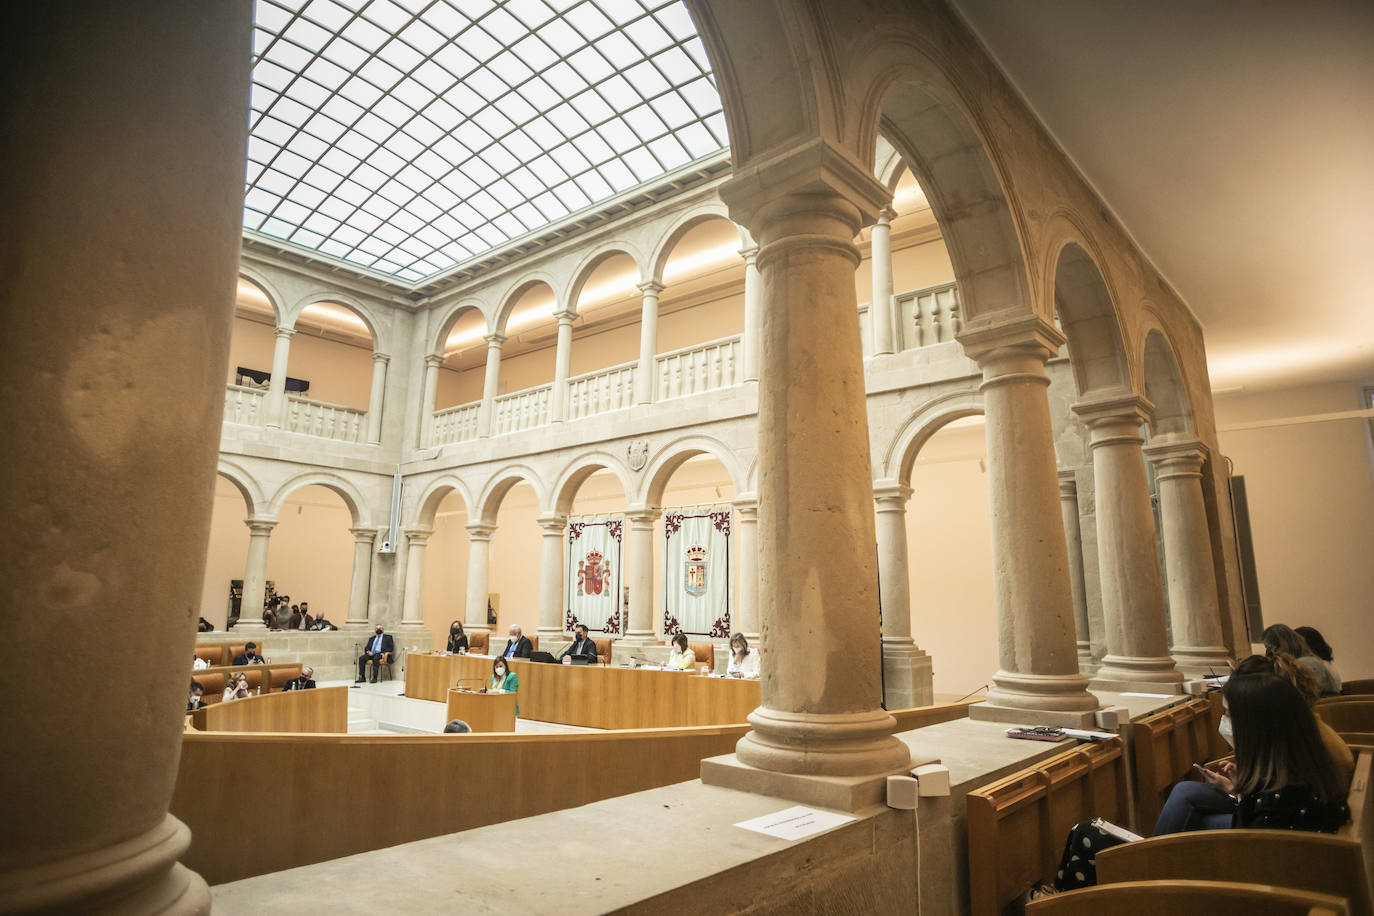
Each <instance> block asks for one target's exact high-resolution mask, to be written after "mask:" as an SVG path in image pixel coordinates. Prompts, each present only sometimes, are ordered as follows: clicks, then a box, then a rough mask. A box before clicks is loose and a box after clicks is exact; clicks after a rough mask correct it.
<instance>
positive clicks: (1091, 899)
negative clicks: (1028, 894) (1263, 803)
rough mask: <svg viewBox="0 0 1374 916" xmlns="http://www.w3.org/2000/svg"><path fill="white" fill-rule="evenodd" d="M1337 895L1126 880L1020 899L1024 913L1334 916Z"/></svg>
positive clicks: (1339, 903) (1339, 909)
mask: <svg viewBox="0 0 1374 916" xmlns="http://www.w3.org/2000/svg"><path fill="white" fill-rule="evenodd" d="M1346 912H1348V911H1347V909H1346V903H1345V901H1344V900H1342V899H1341V898H1340V897H1333V896H1330V895H1329V894H1317V893H1313V892H1312V891H1299V890H1293V889H1292V888H1288V887H1272V886H1269V885H1265V884H1237V883H1235V882H1231V881H1130V882H1127V883H1125V884H1100V885H1098V886H1097V887H1085V888H1083V889H1082V890H1080V891H1070V892H1069V893H1067V894H1056V895H1054V896H1053V897H1046V898H1044V899H1042V900H1034V901H1031V902H1030V903H1028V904H1027V905H1026V916H1101V914H1103V913H1111V914H1112V916H1159V914H1161V913H1167V914H1169V916H1255V914H1257V913H1263V914H1265V916H1339V914H1343V913H1346Z"/></svg>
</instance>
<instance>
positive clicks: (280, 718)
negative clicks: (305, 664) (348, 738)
mask: <svg viewBox="0 0 1374 916" xmlns="http://www.w3.org/2000/svg"><path fill="white" fill-rule="evenodd" d="M191 721H192V725H193V726H194V727H195V728H196V729H197V730H199V731H212V732H312V733H315V732H325V733H329V734H341V733H345V732H347V731H348V688H347V687H316V688H315V689H313V690H285V691H278V692H277V693H264V694H263V695H262V696H254V697H244V698H243V699H242V700H230V701H229V702H227V703H216V704H214V705H213V706H203V707H201V708H200V709H197V710H196V711H195V712H194V713H192V714H191Z"/></svg>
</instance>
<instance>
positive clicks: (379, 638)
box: [353, 626, 396, 684]
mask: <svg viewBox="0 0 1374 916" xmlns="http://www.w3.org/2000/svg"><path fill="white" fill-rule="evenodd" d="M395 648H396V646H395V643H394V642H393V640H392V638H391V637H390V636H389V635H388V634H387V633H385V632H384V631H383V630H382V628H381V627H380V626H378V627H377V629H376V631H375V632H374V633H373V635H372V636H369V637H368V639H367V642H366V643H364V644H363V654H362V655H359V656H358V679H357V680H356V681H354V682H353V683H355V684H361V683H362V682H363V681H364V680H365V679H366V669H367V665H368V663H369V662H371V663H372V683H374V684H375V683H377V677H378V675H380V674H381V671H382V661H383V659H386V658H389V657H390V656H391V653H392V652H394V651H395Z"/></svg>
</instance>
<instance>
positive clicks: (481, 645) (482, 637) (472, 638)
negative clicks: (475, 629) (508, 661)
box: [468, 633, 489, 655]
mask: <svg viewBox="0 0 1374 916" xmlns="http://www.w3.org/2000/svg"><path fill="white" fill-rule="evenodd" d="M488 639H489V637H488V634H486V633H469V634H468V652H469V653H470V654H472V655H486V654H487V644H488Z"/></svg>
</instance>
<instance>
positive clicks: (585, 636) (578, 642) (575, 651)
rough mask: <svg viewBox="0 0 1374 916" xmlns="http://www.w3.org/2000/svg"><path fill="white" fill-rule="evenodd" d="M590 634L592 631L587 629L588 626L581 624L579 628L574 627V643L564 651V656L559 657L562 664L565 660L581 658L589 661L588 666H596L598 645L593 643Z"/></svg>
mask: <svg viewBox="0 0 1374 916" xmlns="http://www.w3.org/2000/svg"><path fill="white" fill-rule="evenodd" d="M589 633H590V631H589V630H588V629H587V627H586V624H581V623H579V624H578V625H577V626H575V627H573V643H572V645H571V646H568V648H566V649H564V650H563V654H562V655H560V656H558V660H559V661H560V662H561V661H563V659H565V658H571V657H573V656H580V657H582V658H585V659H587V664H589V665H595V664H596V643H594V642H592V638H591V636H590V635H589Z"/></svg>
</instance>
